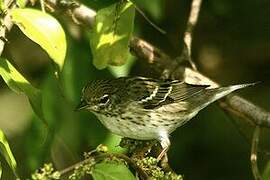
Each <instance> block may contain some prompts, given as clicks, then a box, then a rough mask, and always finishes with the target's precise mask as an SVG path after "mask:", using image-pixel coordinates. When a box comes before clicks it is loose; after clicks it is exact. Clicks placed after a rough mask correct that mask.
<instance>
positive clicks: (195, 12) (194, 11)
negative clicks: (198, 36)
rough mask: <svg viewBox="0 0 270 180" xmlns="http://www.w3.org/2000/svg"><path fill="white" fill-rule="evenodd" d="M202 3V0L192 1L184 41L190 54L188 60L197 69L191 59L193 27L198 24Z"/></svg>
mask: <svg viewBox="0 0 270 180" xmlns="http://www.w3.org/2000/svg"><path fill="white" fill-rule="evenodd" d="M201 4H202V0H193V1H192V3H191V9H190V14H189V18H188V22H187V27H186V31H185V33H184V43H185V44H186V46H187V47H186V48H187V51H188V55H189V58H188V61H189V63H190V65H191V67H192V68H193V69H194V70H197V67H196V65H195V64H194V62H193V61H192V59H191V54H192V51H191V50H192V47H191V46H192V34H193V29H194V27H195V26H196V24H197V21H198V17H199V12H200V9H201Z"/></svg>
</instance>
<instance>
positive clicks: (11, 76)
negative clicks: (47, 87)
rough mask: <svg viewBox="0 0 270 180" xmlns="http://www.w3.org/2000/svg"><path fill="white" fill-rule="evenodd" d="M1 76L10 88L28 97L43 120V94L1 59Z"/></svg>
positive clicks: (6, 61)
mask: <svg viewBox="0 0 270 180" xmlns="http://www.w3.org/2000/svg"><path fill="white" fill-rule="evenodd" d="M0 76H2V78H3V79H4V81H5V82H6V84H7V85H8V87H9V88H10V89H11V90H13V91H15V92H17V93H24V94H26V95H27V96H28V98H29V101H30V103H31V105H32V107H33V110H34V111H35V113H36V114H37V115H38V116H39V117H40V118H41V119H42V118H43V113H42V109H41V99H42V98H41V92H40V90H39V89H37V88H35V87H33V86H32V85H31V84H30V83H29V82H28V81H27V80H26V79H25V78H24V77H23V76H22V75H21V74H20V73H19V72H18V71H17V70H16V69H15V68H14V67H13V66H12V64H11V63H10V62H9V61H8V60H6V59H4V58H0Z"/></svg>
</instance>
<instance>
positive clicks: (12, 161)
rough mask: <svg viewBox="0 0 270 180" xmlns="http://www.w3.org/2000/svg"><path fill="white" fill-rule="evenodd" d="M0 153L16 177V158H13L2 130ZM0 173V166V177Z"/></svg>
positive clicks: (0, 132)
mask: <svg viewBox="0 0 270 180" xmlns="http://www.w3.org/2000/svg"><path fill="white" fill-rule="evenodd" d="M0 153H1V154H2V155H3V156H4V158H5V160H6V161H7V163H8V165H9V167H10V168H11V169H12V171H13V172H14V174H15V176H16V177H17V173H16V171H17V170H16V169H17V163H16V160H15V158H14V156H13V154H12V151H11V149H10V147H9V144H8V141H7V139H6V137H5V135H4V133H3V131H2V130H0ZM1 174H2V168H1V172H0V177H1Z"/></svg>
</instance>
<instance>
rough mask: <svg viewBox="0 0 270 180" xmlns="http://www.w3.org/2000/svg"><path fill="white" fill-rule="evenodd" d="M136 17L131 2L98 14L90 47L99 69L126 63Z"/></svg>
mask: <svg viewBox="0 0 270 180" xmlns="http://www.w3.org/2000/svg"><path fill="white" fill-rule="evenodd" d="M134 15H135V8H134V5H133V4H132V3H131V2H129V1H124V2H122V1H121V2H117V3H115V4H113V5H111V6H109V7H106V8H103V9H101V10H99V11H98V12H97V15H96V20H95V24H94V27H93V30H92V32H91V33H90V46H91V50H92V54H93V59H94V65H95V66H96V67H97V68H98V69H103V68H106V67H107V66H108V65H122V64H124V63H125V62H126V60H127V58H128V54H129V48H128V44H129V40H130V37H131V33H132V31H133V21H134Z"/></svg>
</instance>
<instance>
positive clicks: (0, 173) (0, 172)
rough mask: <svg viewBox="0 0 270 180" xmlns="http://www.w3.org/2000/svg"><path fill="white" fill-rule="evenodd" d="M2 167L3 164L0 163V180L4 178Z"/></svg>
mask: <svg viewBox="0 0 270 180" xmlns="http://www.w3.org/2000/svg"><path fill="white" fill-rule="evenodd" d="M2 171H3V170H2V165H1V162H0V179H1V177H2Z"/></svg>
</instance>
